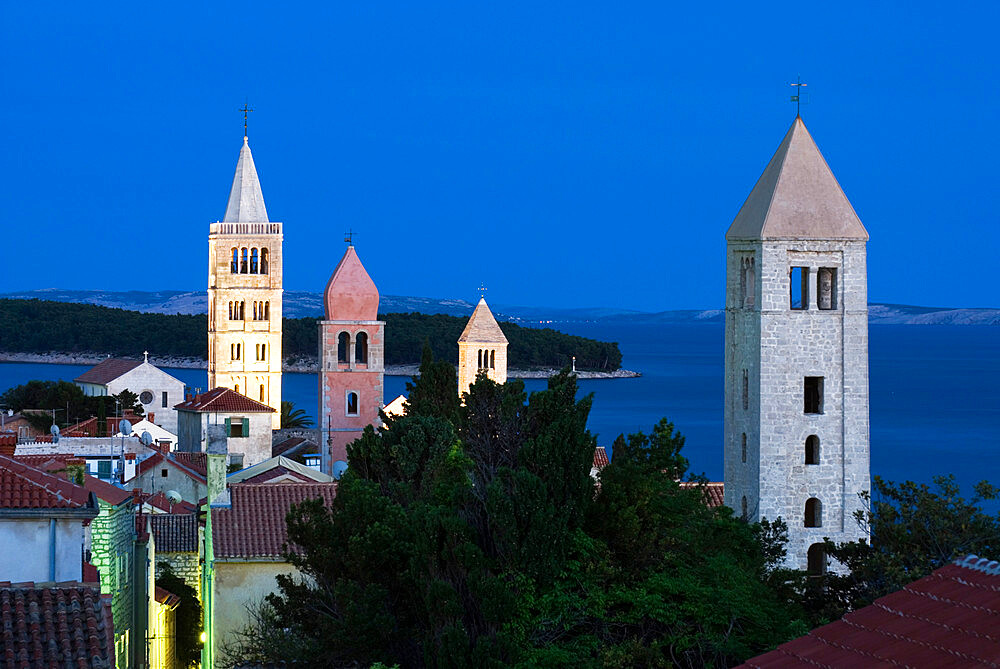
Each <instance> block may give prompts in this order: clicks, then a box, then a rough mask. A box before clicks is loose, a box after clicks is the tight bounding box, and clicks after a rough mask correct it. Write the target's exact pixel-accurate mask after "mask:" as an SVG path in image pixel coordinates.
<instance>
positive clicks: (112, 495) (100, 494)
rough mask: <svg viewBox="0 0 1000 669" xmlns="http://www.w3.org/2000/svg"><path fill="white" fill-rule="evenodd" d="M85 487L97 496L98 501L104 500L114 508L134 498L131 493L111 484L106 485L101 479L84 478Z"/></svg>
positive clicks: (88, 476)
mask: <svg viewBox="0 0 1000 669" xmlns="http://www.w3.org/2000/svg"><path fill="white" fill-rule="evenodd" d="M83 487H84V488H86V489H87V490H90V491H91V492H93V493H94V494H95V495H97V499H99V500H103V501H105V502H107V503H108V504H112V505H114V506H118V505H119V504H121V503H122V502H124V501H125V500H127V499H130V498H131V497H132V493H130V492H129V491H127V490H122V489H121V488H119V487H117V486H113V485H111V484H110V483H106V482H104V481H102V480H101V479H99V478H95V477H93V476H90V475H87V476H85V477H84V479H83Z"/></svg>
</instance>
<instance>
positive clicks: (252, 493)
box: [212, 483, 337, 560]
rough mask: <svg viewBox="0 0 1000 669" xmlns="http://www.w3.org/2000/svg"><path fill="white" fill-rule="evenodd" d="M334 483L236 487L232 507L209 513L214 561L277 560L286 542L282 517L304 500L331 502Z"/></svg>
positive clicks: (271, 484) (243, 485)
mask: <svg viewBox="0 0 1000 669" xmlns="http://www.w3.org/2000/svg"><path fill="white" fill-rule="evenodd" d="M336 491H337V484H336V483H261V484H254V483H235V484H233V485H231V486H229V492H230V499H231V503H232V506H231V507H229V508H221V509H212V544H213V548H214V551H215V557H216V558H217V559H226V558H230V559H245V560H254V559H270V560H280V559H281V556H282V551H283V546H284V544H285V542H286V541H288V527H287V525H286V524H285V516H286V515H287V514H288V511H289V510H290V509H291V507H292V504H299V503H301V502H303V501H305V500H307V499H316V498H320V499H323V500H324V501H325V502H326V504H328V505H329V504H330V503H331V502H333V498H334V495H335V494H336Z"/></svg>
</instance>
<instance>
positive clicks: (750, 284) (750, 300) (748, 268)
mask: <svg viewBox="0 0 1000 669" xmlns="http://www.w3.org/2000/svg"><path fill="white" fill-rule="evenodd" d="M756 293H757V271H756V267H755V261H754V258H753V256H749V257H744V258H742V259H741V260H740V304H741V306H742V307H744V308H750V307H753V306H754V296H755V295H756Z"/></svg>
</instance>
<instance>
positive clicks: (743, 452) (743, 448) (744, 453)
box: [741, 432, 747, 462]
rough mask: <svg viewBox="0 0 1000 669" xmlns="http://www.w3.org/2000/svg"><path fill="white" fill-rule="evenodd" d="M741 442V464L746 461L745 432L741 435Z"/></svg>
mask: <svg viewBox="0 0 1000 669" xmlns="http://www.w3.org/2000/svg"><path fill="white" fill-rule="evenodd" d="M741 440H742V442H743V445H742V449H741V452H742V456H743V462H746V461H747V433H746V432H744V433H743V436H742V438H741Z"/></svg>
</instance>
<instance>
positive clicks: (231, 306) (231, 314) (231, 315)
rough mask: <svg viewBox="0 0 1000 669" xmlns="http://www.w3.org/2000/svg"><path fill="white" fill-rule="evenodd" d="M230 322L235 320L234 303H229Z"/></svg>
mask: <svg viewBox="0 0 1000 669" xmlns="http://www.w3.org/2000/svg"><path fill="white" fill-rule="evenodd" d="M229 320H233V303H232V302H230V303H229Z"/></svg>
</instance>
